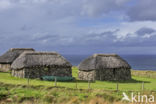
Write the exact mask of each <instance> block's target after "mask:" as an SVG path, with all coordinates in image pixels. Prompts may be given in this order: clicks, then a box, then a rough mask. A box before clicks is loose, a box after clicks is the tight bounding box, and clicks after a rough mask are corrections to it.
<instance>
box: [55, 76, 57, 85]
mask: <svg viewBox="0 0 156 104" xmlns="http://www.w3.org/2000/svg"><path fill="white" fill-rule="evenodd" d="M56 86H57V78H56V77H55V87H56Z"/></svg>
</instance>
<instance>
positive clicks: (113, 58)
mask: <svg viewBox="0 0 156 104" xmlns="http://www.w3.org/2000/svg"><path fill="white" fill-rule="evenodd" d="M78 68H79V73H78V76H79V79H80V80H91V81H94V80H102V81H103V80H119V81H120V80H130V79H131V70H130V69H131V67H130V65H129V64H128V63H127V62H126V61H125V60H123V59H122V58H121V57H120V56H118V55H116V54H94V55H93V56H90V57H88V58H87V59H85V60H84V61H82V62H81V63H80V64H79V66H78Z"/></svg>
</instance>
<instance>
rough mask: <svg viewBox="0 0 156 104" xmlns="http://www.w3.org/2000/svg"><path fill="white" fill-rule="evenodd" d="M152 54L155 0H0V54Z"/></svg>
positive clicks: (155, 51)
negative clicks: (22, 51) (26, 50)
mask: <svg viewBox="0 0 156 104" xmlns="http://www.w3.org/2000/svg"><path fill="white" fill-rule="evenodd" d="M14 47H16V48H22V47H24V48H26V47H30V48H31V47H32V48H34V49H36V50H38V51H57V52H60V53H61V54H92V53H118V54H156V0H0V53H1V54H2V53H3V52H5V51H6V50H8V49H9V48H14Z"/></svg>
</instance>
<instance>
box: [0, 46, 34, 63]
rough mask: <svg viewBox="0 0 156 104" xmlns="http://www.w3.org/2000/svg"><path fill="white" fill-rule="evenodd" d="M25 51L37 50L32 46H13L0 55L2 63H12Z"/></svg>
mask: <svg viewBox="0 0 156 104" xmlns="http://www.w3.org/2000/svg"><path fill="white" fill-rule="evenodd" d="M25 51H35V50H34V49H32V48H11V49H9V50H8V51H7V52H6V53H4V54H3V55H2V56H0V63H1V64H11V63H12V62H13V61H14V60H15V59H16V58H17V57H18V56H19V55H20V54H21V53H23V52H25Z"/></svg>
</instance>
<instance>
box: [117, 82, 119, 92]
mask: <svg viewBox="0 0 156 104" xmlns="http://www.w3.org/2000/svg"><path fill="white" fill-rule="evenodd" d="M116 90H117V91H119V83H118V82H117V83H116Z"/></svg>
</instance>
